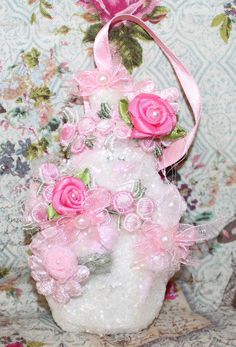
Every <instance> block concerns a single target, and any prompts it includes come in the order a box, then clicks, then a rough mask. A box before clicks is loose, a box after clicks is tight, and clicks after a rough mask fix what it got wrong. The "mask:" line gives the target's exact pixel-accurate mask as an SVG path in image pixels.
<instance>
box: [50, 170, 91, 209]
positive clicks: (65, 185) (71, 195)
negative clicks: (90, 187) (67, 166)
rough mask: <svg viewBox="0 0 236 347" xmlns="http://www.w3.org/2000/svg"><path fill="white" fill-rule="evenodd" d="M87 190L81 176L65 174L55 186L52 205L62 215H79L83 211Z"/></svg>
mask: <svg viewBox="0 0 236 347" xmlns="http://www.w3.org/2000/svg"><path fill="white" fill-rule="evenodd" d="M86 191H87V188H86V186H85V184H84V183H83V182H82V181H81V180H80V179H79V178H75V177H69V176H65V177H63V178H62V179H61V180H60V181H58V182H57V183H56V185H55V187H54V190H53V197H52V206H53V207H54V209H55V210H56V211H57V213H59V214H60V215H66V216H74V215H77V214H79V213H81V210H82V205H83V202H84V200H85V193H86Z"/></svg>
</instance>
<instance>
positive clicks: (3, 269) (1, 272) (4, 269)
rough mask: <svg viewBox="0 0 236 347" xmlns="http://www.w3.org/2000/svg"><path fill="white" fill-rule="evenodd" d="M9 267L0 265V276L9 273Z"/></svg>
mask: <svg viewBox="0 0 236 347" xmlns="http://www.w3.org/2000/svg"><path fill="white" fill-rule="evenodd" d="M9 273H10V269H9V268H7V267H0V278H4V277H6V276H7V275H9Z"/></svg>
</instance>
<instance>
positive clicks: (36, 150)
mask: <svg viewBox="0 0 236 347" xmlns="http://www.w3.org/2000/svg"><path fill="white" fill-rule="evenodd" d="M48 145H49V142H48V140H47V139H46V138H45V137H43V138H42V139H41V140H39V141H38V142H34V143H31V145H30V146H29V147H28V149H27V159H28V160H34V159H36V158H39V157H42V156H43V155H44V154H45V152H46V151H47V148H48Z"/></svg>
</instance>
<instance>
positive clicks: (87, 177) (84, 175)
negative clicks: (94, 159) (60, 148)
mask: <svg viewBox="0 0 236 347" xmlns="http://www.w3.org/2000/svg"><path fill="white" fill-rule="evenodd" d="M74 177H76V178H79V179H81V181H83V182H84V184H86V185H87V186H88V185H89V184H90V182H91V174H90V171H89V169H88V168H86V169H85V170H83V171H80V172H78V173H77V174H75V176H74Z"/></svg>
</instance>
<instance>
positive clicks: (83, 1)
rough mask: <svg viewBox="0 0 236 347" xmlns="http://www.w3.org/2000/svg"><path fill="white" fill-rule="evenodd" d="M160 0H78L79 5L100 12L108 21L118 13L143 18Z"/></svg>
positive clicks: (103, 19) (105, 20) (103, 18)
mask: <svg viewBox="0 0 236 347" xmlns="http://www.w3.org/2000/svg"><path fill="white" fill-rule="evenodd" d="M160 2H161V1H160V0H148V1H144V0H114V1H110V0H79V1H78V0H77V1H76V4H77V5H82V6H84V7H85V8H86V9H87V10H89V11H92V12H95V13H99V15H100V16H101V19H102V21H103V22H107V21H109V20H110V19H112V18H113V17H115V16H116V15H118V14H121V13H125V14H133V15H135V16H137V17H139V18H142V17H143V15H144V14H149V13H151V12H152V10H153V9H154V8H155V7H156V6H158V5H159V4H160Z"/></svg>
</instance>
